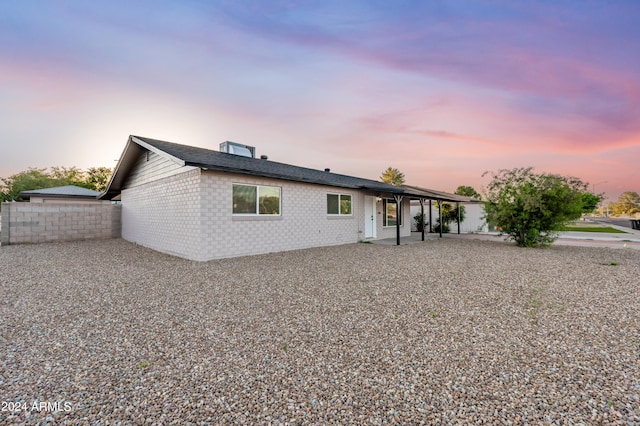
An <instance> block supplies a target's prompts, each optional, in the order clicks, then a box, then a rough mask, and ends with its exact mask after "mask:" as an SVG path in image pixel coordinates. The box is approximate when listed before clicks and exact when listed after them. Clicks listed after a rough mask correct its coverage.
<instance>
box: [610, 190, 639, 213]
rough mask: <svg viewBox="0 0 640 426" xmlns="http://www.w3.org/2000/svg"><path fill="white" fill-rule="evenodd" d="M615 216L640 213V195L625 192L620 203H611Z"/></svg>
mask: <svg viewBox="0 0 640 426" xmlns="http://www.w3.org/2000/svg"><path fill="white" fill-rule="evenodd" d="M611 210H612V211H613V214H634V213H638V212H640V195H638V193H637V192H631V191H627V192H623V193H622V194H620V197H618V201H616V202H615V203H611Z"/></svg>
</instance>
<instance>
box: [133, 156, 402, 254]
mask: <svg viewBox="0 0 640 426" xmlns="http://www.w3.org/2000/svg"><path fill="white" fill-rule="evenodd" d="M234 183H239V184H250V185H266V186H278V187H280V188H281V215H280V216H234V215H233V212H232V202H233V184H234ZM328 193H340V194H349V195H351V196H352V209H353V215H351V216H340V217H335V216H328V215H327V213H326V212H327V194H328ZM364 199H365V198H364V194H362V193H360V192H359V191H357V190H349V189H339V188H333V187H329V186H321V185H313V184H305V183H297V182H290V181H285V180H278V179H269V178H261V177H255V176H248V175H242V174H231V173H222V172H212V171H201V170H200V169H194V170H187V171H185V172H184V173H181V174H178V175H174V176H170V177H165V178H163V179H159V180H156V181H153V182H149V183H145V184H143V185H140V186H136V187H133V188H128V189H125V190H123V191H122V206H123V210H122V223H123V225H122V237H123V238H124V239H126V240H129V241H132V242H136V243H138V244H141V245H144V246H147V247H150V248H153V249H155V250H158V251H161V252H164V253H169V254H173V255H177V256H180V257H185V258H188V259H192V260H200V261H206V260H211V259H218V258H226V257H235V256H246V255H253V254H261V253H269V252H279V251H286V250H294V249H300V248H309V247H318V246H328V245H336V244H346V243H354V242H357V241H359V240H361V239H363V235H364V204H363V203H364ZM405 203H406V205H405V208H404V222H403V223H405V224H410V221H409V218H410V214H409V213H410V211H409V204H408V200H405ZM377 209H378V215H377V227H378V230H377V237H378V238H392V237H395V235H396V234H395V232H396V230H395V227H391V228H385V227H383V226H382V225H383V222H382V202H378V203H377ZM401 229H402V235H403V236H405V235H410V233H411V229H410V226H409V225H403V226H402V228H401Z"/></svg>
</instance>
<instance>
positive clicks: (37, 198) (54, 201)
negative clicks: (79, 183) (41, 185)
mask: <svg viewBox="0 0 640 426" xmlns="http://www.w3.org/2000/svg"><path fill="white" fill-rule="evenodd" d="M29 202H30V203H32V204H37V203H47V204H60V203H82V204H102V203H104V201H103V200H98V199H93V198H78V197H42V196H32V197H30V198H29Z"/></svg>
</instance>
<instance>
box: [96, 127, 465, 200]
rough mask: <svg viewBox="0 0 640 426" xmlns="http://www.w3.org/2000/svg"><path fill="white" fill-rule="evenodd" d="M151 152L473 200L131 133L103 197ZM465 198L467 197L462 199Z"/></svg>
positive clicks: (305, 178) (236, 168) (229, 168)
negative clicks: (140, 159)
mask: <svg viewBox="0 0 640 426" xmlns="http://www.w3.org/2000/svg"><path fill="white" fill-rule="evenodd" d="M145 151H151V152H155V153H157V154H160V155H164V156H168V157H169V158H170V159H171V160H173V161H174V162H176V163H177V164H179V165H182V166H193V167H199V168H201V169H204V170H215V171H222V172H229V173H239V174H246V175H252V176H262V177H270V178H274V179H283V180H288V181H294V182H305V183H314V184H319V185H327V186H333V187H338V188H351V189H364V190H369V191H372V192H375V193H378V194H381V195H382V194H397V195H406V196H410V197H417V198H431V199H438V200H443V201H469V200H470V199H469V198H468V197H461V196H457V195H454V194H446V193H444V192H439V191H431V190H427V189H424V188H418V187H413V186H407V185H404V186H394V185H390V184H387V183H384V182H379V181H375V180H371V179H364V178H359V177H355V176H347V175H342V174H338V173H332V172H330V171H325V170H317V169H310V168H306V167H300V166H293V165H291V164H285V163H278V162H276V161H270V160H267V159H262V158H251V157H243V156H240V155H234V154H227V153H225V152H220V151H214V150H211V149H205V148H198V147H195V146H188V145H181V144H177V143H173V142H166V141H161V140H157V139H150V138H145V137H141V136H133V135H132V136H129V140H128V141H127V145H126V146H125V149H124V151H123V153H122V155H121V156H120V159H119V160H118V164H117V165H116V168H115V171H114V173H113V176H112V177H111V181H110V182H109V186H108V187H107V190H106V192H105V193H104V194H103V195H102V196H101V198H107V199H111V198H113V197H115V196H116V195H118V194H120V191H121V190H122V188H123V185H124V183H125V181H126V177H127V176H128V175H129V173H130V172H131V170H132V168H133V167H134V165H135V163H136V161H137V159H138V158H139V156H140V155H141V154H142V153H143V152H145ZM462 199H464V200H462Z"/></svg>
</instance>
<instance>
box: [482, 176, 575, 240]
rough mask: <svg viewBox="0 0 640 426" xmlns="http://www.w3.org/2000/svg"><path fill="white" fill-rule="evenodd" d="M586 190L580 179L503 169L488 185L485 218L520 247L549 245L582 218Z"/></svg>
mask: <svg viewBox="0 0 640 426" xmlns="http://www.w3.org/2000/svg"><path fill="white" fill-rule="evenodd" d="M485 174H486V173H485ZM483 176H484V175H483ZM586 189H587V184H585V183H583V182H582V181H581V180H579V179H576V178H571V177H563V176H559V175H554V174H546V173H542V174H536V173H534V172H533V169H532V168H531V167H529V168H516V169H512V170H500V171H499V172H498V173H497V174H493V179H492V181H491V183H490V184H489V186H488V191H487V203H486V204H485V213H486V219H487V220H488V221H489V222H491V223H494V224H496V225H497V226H499V227H501V228H502V231H501V232H502V234H506V235H508V236H509V238H510V239H513V240H514V241H515V242H516V244H517V245H518V246H520V247H536V246H547V245H550V244H552V243H553V242H554V241H555V239H556V238H557V237H558V233H559V232H560V231H561V230H562V228H563V227H564V226H565V225H566V224H567V222H569V221H571V220H575V219H577V218H579V217H580V215H581V214H582V209H583V199H582V194H583V193H585V192H586Z"/></svg>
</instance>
